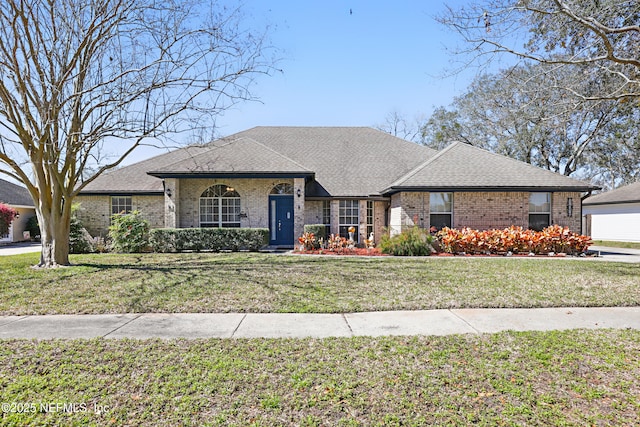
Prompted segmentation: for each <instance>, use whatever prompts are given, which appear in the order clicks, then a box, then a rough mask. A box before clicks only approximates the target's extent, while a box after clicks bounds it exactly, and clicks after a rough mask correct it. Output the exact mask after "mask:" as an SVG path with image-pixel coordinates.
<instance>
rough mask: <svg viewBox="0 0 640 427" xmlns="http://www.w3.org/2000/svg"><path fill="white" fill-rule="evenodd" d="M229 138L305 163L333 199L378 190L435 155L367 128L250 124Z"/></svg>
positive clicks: (376, 191)
mask: <svg viewBox="0 0 640 427" xmlns="http://www.w3.org/2000/svg"><path fill="white" fill-rule="evenodd" d="M234 137H236V138H238V137H250V138H252V139H254V140H256V141H259V142H261V143H262V144H264V145H266V146H267V147H270V148H271V149H273V150H275V151H277V152H278V153H281V154H283V155H285V156H287V157H288V158H291V159H293V160H295V161H296V162H298V163H300V164H302V165H304V166H305V167H307V168H308V169H309V170H312V171H313V172H315V177H316V181H317V183H318V184H319V185H320V186H322V187H323V189H324V191H326V193H324V194H327V193H328V194H330V195H332V196H334V197H356V196H369V195H376V194H379V190H380V189H381V188H384V187H385V186H387V185H388V184H389V183H390V182H392V181H393V180H394V179H396V178H397V177H398V176H401V175H402V174H404V173H407V172H408V171H410V170H411V169H413V168H414V167H416V166H417V165H419V164H420V163H422V162H424V161H425V160H427V159H428V158H430V157H433V156H434V155H435V154H436V153H437V151H435V150H433V149H431V148H427V147H424V146H421V145H418V144H415V143H413V142H409V141H405V140H403V139H400V138H396V137H395V136H392V135H389V134H388V133H385V132H382V131H379V130H376V129H373V128H369V127H255V128H252V129H249V130H246V131H243V132H240V133H238V134H236V135H232V136H231V137H229V138H234ZM307 190H309V188H308V189H307ZM322 193H323V192H322V189H319V191H317V192H315V194H312V196H313V195H322ZM307 194H309V193H308V192H307Z"/></svg>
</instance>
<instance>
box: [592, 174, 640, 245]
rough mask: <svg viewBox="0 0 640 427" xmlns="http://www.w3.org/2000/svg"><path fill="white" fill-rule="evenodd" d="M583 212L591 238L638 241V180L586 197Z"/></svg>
mask: <svg viewBox="0 0 640 427" xmlns="http://www.w3.org/2000/svg"><path fill="white" fill-rule="evenodd" d="M582 215H583V218H584V226H583V229H584V230H585V231H586V234H588V235H590V236H591V238H593V239H594V240H612V241H619V242H640V182H636V183H634V184H631V185H627V186H624V187H620V188H617V189H615V190H613V191H608V192H606V193H602V194H597V195H595V196H591V197H589V198H587V199H585V200H584V201H583V203H582Z"/></svg>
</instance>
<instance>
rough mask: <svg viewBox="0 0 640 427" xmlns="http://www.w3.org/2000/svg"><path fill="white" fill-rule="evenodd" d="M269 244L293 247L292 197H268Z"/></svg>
mask: <svg viewBox="0 0 640 427" xmlns="http://www.w3.org/2000/svg"><path fill="white" fill-rule="evenodd" d="M269 236H270V237H269V244H270V245H274V246H293V237H294V236H293V196H289V195H286V196H284V195H283V196H280V195H277V196H276V195H273V196H269Z"/></svg>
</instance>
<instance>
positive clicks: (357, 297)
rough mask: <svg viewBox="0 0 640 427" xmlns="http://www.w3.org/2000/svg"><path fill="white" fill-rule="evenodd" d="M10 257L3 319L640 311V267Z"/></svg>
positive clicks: (5, 265)
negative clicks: (42, 266)
mask: <svg viewBox="0 0 640 427" xmlns="http://www.w3.org/2000/svg"><path fill="white" fill-rule="evenodd" d="M37 257H38V254H25V255H19V256H10V257H0V277H2V278H3V279H4V280H2V281H1V283H0V315H17V314H54V313H57V314H71V313H132V312H135V313H142V312H317V313H332V312H358V311H378V310H414V309H436V308H459V307H554V306H555V307H557V306H637V305H640V265H639V264H624V263H608V262H598V261H594V260H578V259H526V258H525V259H523V258H518V259H515V258H480V259H478V258H453V259H451V258H441V257H432V258H428V257H427V258H399V257H377V258H360V257H344V258H343V257H322V256H315V257H314V256H286V255H270V254H253V253H252V254H246V253H245V254H238V253H234V254H211V253H191V254H135V255H123V254H102V255H75V256H72V257H71V262H72V263H74V264H75V265H74V266H73V267H69V268H61V269H57V270H51V271H46V270H34V269H31V268H29V266H30V265H33V264H35V263H36V262H37Z"/></svg>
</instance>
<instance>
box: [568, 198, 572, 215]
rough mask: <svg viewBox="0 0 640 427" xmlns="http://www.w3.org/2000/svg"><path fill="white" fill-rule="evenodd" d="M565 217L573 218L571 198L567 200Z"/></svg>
mask: <svg viewBox="0 0 640 427" xmlns="http://www.w3.org/2000/svg"><path fill="white" fill-rule="evenodd" d="M567 216H569V217H572V216H573V197H569V198H568V199H567Z"/></svg>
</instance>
